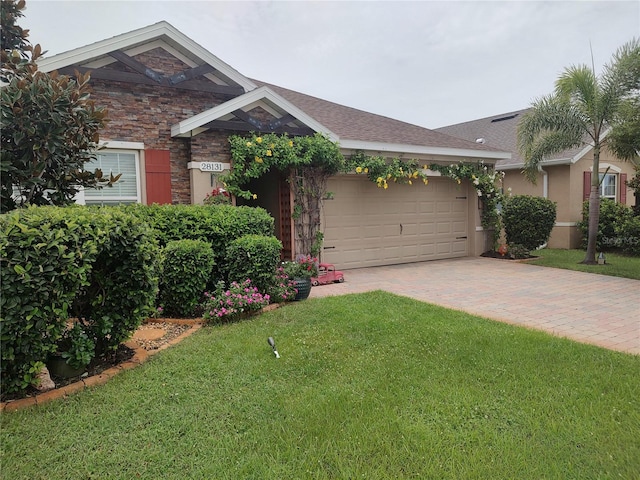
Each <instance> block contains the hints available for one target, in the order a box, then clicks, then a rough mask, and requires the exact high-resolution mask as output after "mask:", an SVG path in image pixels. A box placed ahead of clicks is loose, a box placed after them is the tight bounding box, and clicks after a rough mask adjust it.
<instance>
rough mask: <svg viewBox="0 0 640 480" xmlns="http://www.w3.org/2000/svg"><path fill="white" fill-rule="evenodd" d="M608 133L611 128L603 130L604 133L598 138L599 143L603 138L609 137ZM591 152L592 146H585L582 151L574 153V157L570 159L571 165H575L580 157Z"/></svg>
mask: <svg viewBox="0 0 640 480" xmlns="http://www.w3.org/2000/svg"><path fill="white" fill-rule="evenodd" d="M609 132H611V128H607V129H605V131H604V132H602V135H601V136H600V141H601V142H602V141H603V140H604V139H605V138H607V136H608V135H609ZM591 150H593V145H591V144H589V145H587V146H586V147H584V148H583V149H582V150H580V151H579V152H578V153H576V154H575V155H574V157H573V158H572V159H571V163H576V162H577V161H578V160H580V159H581V158H582V157H584V156H585V155H586V154H587V153H589V152H590V151H591Z"/></svg>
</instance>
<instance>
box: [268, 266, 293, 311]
mask: <svg viewBox="0 0 640 480" xmlns="http://www.w3.org/2000/svg"><path fill="white" fill-rule="evenodd" d="M291 278H292V277H289V275H288V274H287V272H286V271H285V269H284V267H278V269H277V270H276V278H275V283H274V284H273V285H272V286H271V288H270V289H269V294H270V297H271V298H270V300H271V303H280V302H289V301H291V300H293V299H294V298H295V296H296V294H297V293H298V290H297V289H296V287H295V284H294V282H293V280H292V279H291Z"/></svg>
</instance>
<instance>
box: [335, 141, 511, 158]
mask: <svg viewBox="0 0 640 480" xmlns="http://www.w3.org/2000/svg"><path fill="white" fill-rule="evenodd" d="M340 147H341V148H344V149H349V150H367V151H376V152H393V153H409V154H411V153H413V154H420V155H444V156H454V157H469V158H485V159H495V160H509V159H510V158H511V154H510V153H509V152H500V151H491V150H467V149H463V148H447V147H430V146H422V145H408V144H400V143H382V142H365V141H361V140H341V141H340Z"/></svg>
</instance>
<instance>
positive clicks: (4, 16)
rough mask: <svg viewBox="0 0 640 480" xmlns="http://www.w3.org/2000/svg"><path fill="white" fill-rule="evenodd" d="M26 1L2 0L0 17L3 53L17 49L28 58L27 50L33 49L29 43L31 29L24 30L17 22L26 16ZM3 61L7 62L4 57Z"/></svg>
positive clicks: (0, 42)
mask: <svg viewBox="0 0 640 480" xmlns="http://www.w3.org/2000/svg"><path fill="white" fill-rule="evenodd" d="M25 6H26V2H25V1H24V0H19V1H15V0H2V6H0V19H1V20H2V29H0V37H1V40H0V44H1V45H0V49H1V50H2V54H3V55H5V54H7V55H8V54H9V53H10V52H11V51H12V50H17V51H18V52H19V53H20V55H21V56H22V57H23V58H27V57H28V54H27V52H30V51H31V50H32V47H31V45H30V44H29V40H27V37H29V30H23V29H22V27H20V26H19V25H17V24H16V20H18V19H19V18H21V17H24V14H23V13H22V10H24V8H25ZM2 62H3V63H4V62H5V59H4V57H3V59H2Z"/></svg>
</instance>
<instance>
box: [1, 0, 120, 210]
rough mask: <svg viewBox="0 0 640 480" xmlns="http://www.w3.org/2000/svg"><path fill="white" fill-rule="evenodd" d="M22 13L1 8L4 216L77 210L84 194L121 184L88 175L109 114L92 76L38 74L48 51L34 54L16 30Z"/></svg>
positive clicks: (13, 6) (16, 6)
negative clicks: (93, 89)
mask: <svg viewBox="0 0 640 480" xmlns="http://www.w3.org/2000/svg"><path fill="white" fill-rule="evenodd" d="M24 6H25V3H24V2H23V1H20V2H17V3H16V2H12V1H3V2H2V50H1V53H2V72H0V79H1V80H2V82H3V84H6V85H3V87H2V88H1V89H0V107H1V111H2V113H1V115H0V129H1V131H2V150H1V152H0V160H1V161H0V212H7V211H9V210H12V209H14V208H16V207H21V206H25V205H50V204H53V205H67V204H71V203H73V198H74V196H75V194H76V193H77V192H78V191H79V190H80V189H81V188H82V187H88V188H100V187H102V186H105V185H111V184H112V183H113V182H115V181H117V179H118V178H119V175H116V176H111V177H110V178H108V179H107V178H103V176H102V172H101V171H100V170H95V171H94V172H89V171H86V170H84V165H85V163H86V162H87V161H89V160H91V159H92V158H93V157H94V155H95V150H96V149H97V147H98V144H99V134H98V131H99V130H100V128H102V127H103V126H104V124H105V122H106V110H105V109H104V108H102V107H96V105H95V104H94V103H93V101H92V100H90V93H89V75H88V74H85V75H82V74H78V76H77V78H75V79H74V78H71V77H69V76H66V75H59V74H58V73H57V72H52V73H45V72H41V71H38V67H37V64H36V61H37V59H38V58H39V57H40V56H41V55H42V49H41V48H40V45H36V46H35V47H31V45H30V44H29V42H28V40H27V36H28V33H27V31H25V30H23V29H22V28H20V27H19V26H18V25H16V24H15V21H16V19H17V18H19V17H22V13H21V10H22V9H23V8H24ZM5 22H6V23H5ZM14 191H16V192H17V195H16V196H14V195H13V193H14Z"/></svg>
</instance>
